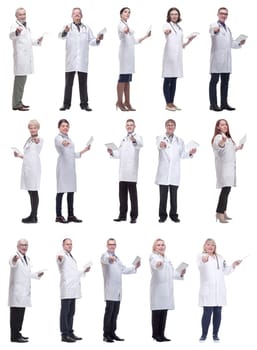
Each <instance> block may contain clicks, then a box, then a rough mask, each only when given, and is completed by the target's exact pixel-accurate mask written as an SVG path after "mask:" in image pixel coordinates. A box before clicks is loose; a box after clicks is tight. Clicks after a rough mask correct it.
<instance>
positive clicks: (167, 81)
mask: <svg viewBox="0 0 257 350" xmlns="http://www.w3.org/2000/svg"><path fill="white" fill-rule="evenodd" d="M176 85H177V78H164V81H163V94H164V98H165V101H166V104H168V103H173V101H174V97H175V92H176Z"/></svg>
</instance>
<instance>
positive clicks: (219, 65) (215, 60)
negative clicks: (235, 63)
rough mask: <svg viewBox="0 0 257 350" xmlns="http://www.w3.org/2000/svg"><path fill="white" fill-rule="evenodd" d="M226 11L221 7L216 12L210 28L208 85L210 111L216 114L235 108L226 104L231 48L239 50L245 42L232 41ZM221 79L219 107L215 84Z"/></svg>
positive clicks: (230, 69)
mask: <svg viewBox="0 0 257 350" xmlns="http://www.w3.org/2000/svg"><path fill="white" fill-rule="evenodd" d="M227 16H228V9H227V8H225V7H221V8H219V10H218V21H217V22H215V23H212V24H211V26H210V35H211V41H212V45H211V59H210V73H211V80H210V84H209V97H210V109H211V110H213V111H216V112H219V111H222V110H223V109H226V110H228V111H233V110H235V108H233V107H231V106H230V105H229V104H228V84H229V77H230V73H231V71H232V67H231V61H232V59H231V48H232V49H239V48H240V47H241V46H242V45H243V44H244V43H245V40H241V41H239V42H238V41H236V40H233V37H232V34H231V31H230V29H229V27H228V26H227V25H226V23H225V22H226V20H227ZM219 78H221V86H220V107H219V106H218V102H217V84H218V81H219Z"/></svg>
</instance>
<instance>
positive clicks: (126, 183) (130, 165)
mask: <svg viewBox="0 0 257 350" xmlns="http://www.w3.org/2000/svg"><path fill="white" fill-rule="evenodd" d="M135 128H136V125H135V121H134V120H133V119H128V120H127V121H126V130H127V135H126V136H125V137H124V138H123V139H122V141H121V144H120V147H119V149H116V150H113V149H110V148H107V151H108V153H109V154H110V155H111V157H112V158H116V159H120V172H119V199H120V213H119V216H118V218H117V219H114V221H116V222H119V221H126V220H127V211H128V193H129V196H130V202H131V211H130V217H131V220H130V223H131V224H135V223H136V220H137V216H138V200H137V175H138V165H139V151H140V148H141V147H143V139H142V137H141V136H139V135H137V134H136V133H135Z"/></svg>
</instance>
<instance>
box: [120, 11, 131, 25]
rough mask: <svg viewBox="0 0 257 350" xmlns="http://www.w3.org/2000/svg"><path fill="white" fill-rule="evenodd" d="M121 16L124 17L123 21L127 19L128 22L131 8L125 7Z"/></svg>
mask: <svg viewBox="0 0 257 350" xmlns="http://www.w3.org/2000/svg"><path fill="white" fill-rule="evenodd" d="M120 17H121V19H122V20H123V21H126V22H127V20H128V19H129V17H130V10H129V9H125V10H124V11H123V12H122V14H121V15H120Z"/></svg>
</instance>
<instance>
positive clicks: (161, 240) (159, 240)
mask: <svg viewBox="0 0 257 350" xmlns="http://www.w3.org/2000/svg"><path fill="white" fill-rule="evenodd" d="M157 242H163V243H164V245H165V242H164V240H163V239H161V238H157V239H156V240H155V241H154V242H153V247H152V250H153V252H155V246H156V244H157ZM165 246H166V245H165Z"/></svg>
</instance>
